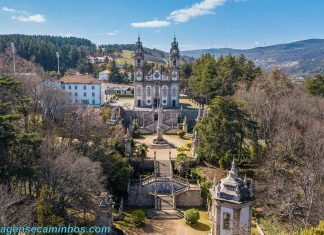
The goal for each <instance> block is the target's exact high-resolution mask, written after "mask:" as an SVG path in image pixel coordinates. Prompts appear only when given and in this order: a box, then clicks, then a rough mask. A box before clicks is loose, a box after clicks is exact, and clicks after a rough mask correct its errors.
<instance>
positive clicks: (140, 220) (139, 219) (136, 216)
mask: <svg viewBox="0 0 324 235" xmlns="http://www.w3.org/2000/svg"><path fill="white" fill-rule="evenodd" d="M132 215H133V222H134V223H135V224H136V225H137V226H142V225H143V224H144V221H145V212H144V211H143V210H134V211H133V213H132Z"/></svg>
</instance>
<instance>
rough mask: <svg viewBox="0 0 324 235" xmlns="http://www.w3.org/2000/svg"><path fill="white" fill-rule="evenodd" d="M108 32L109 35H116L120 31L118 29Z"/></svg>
mask: <svg viewBox="0 0 324 235" xmlns="http://www.w3.org/2000/svg"><path fill="white" fill-rule="evenodd" d="M106 34H107V35H108V36H115V35H117V34H118V31H117V30H114V31H112V32H107V33H106Z"/></svg>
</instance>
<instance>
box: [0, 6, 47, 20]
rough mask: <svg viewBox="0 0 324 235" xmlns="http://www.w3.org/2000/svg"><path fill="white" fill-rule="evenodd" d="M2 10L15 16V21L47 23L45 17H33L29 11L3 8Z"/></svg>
mask: <svg viewBox="0 0 324 235" xmlns="http://www.w3.org/2000/svg"><path fill="white" fill-rule="evenodd" d="M1 10H2V11H5V12H9V13H12V14H14V15H13V16H11V19H13V20H19V21H22V22H35V23H42V22H45V21H46V18H45V16H44V15H41V14H34V15H32V14H30V13H29V12H27V11H19V10H16V9H13V8H9V7H2V8H1Z"/></svg>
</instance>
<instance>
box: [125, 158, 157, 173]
mask: <svg viewBox="0 0 324 235" xmlns="http://www.w3.org/2000/svg"><path fill="white" fill-rule="evenodd" d="M130 160H131V163H132V166H133V168H134V171H141V170H144V171H154V160H151V159H145V160H144V162H142V160H141V159H140V158H135V157H133V158H131V159H130ZM142 163H144V164H142Z"/></svg>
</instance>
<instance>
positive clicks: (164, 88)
mask: <svg viewBox="0 0 324 235" xmlns="http://www.w3.org/2000/svg"><path fill="white" fill-rule="evenodd" d="M162 93H163V96H164V97H165V96H167V95H168V89H167V88H166V87H163V92H162Z"/></svg>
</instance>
